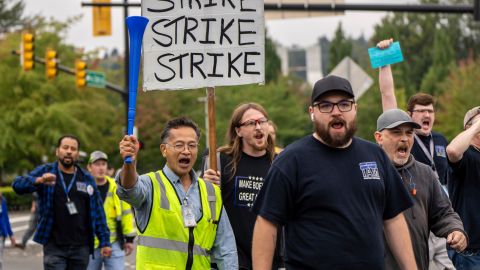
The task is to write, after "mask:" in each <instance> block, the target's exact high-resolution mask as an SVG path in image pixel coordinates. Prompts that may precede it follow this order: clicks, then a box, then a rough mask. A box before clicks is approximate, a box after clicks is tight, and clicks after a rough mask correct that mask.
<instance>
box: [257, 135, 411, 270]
mask: <svg viewBox="0 0 480 270" xmlns="http://www.w3.org/2000/svg"><path fill="white" fill-rule="evenodd" d="M412 205H413V203H412V201H411V199H410V197H409V195H408V192H407V191H406V189H405V188H404V186H403V184H402V180H401V178H400V177H399V175H398V173H397V172H396V170H395V168H394V167H393V166H392V165H391V162H390V160H389V159H388V157H387V156H386V154H385V153H384V151H383V150H382V149H381V148H380V147H379V146H377V145H375V144H373V143H370V142H367V141H364V140H362V139H359V138H354V139H353V142H352V143H351V145H350V146H348V147H347V148H343V149H340V148H332V147H329V146H326V145H324V144H323V143H321V142H320V141H318V140H317V139H315V138H314V137H313V136H307V137H305V138H303V139H301V140H299V141H296V142H295V143H293V144H291V145H289V146H288V147H287V148H286V149H285V150H284V151H283V152H282V153H280V155H279V156H278V157H277V158H276V159H275V160H274V162H273V164H272V167H271V169H270V171H269V173H268V175H267V177H266V180H265V184H264V187H263V188H262V190H261V191H260V193H259V195H258V197H257V200H256V202H255V204H254V208H253V210H254V211H255V212H256V213H257V214H259V215H260V216H262V217H264V218H265V219H268V220H270V221H272V222H274V223H276V224H282V225H285V246H286V252H285V253H286V268H287V269H370V270H372V269H383V268H384V253H385V249H384V243H383V242H384V241H383V221H384V220H388V219H391V218H393V217H395V216H397V215H398V214H399V213H401V212H402V211H404V210H405V209H407V208H409V207H411V206H412Z"/></svg>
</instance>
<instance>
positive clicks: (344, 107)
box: [313, 100, 355, 113]
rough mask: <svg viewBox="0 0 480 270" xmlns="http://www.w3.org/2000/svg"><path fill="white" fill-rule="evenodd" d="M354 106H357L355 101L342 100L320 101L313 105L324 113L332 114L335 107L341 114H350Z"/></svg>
mask: <svg viewBox="0 0 480 270" xmlns="http://www.w3.org/2000/svg"><path fill="white" fill-rule="evenodd" d="M353 104H355V101H353V100H340V101H339V102H330V101H319V102H315V103H313V106H314V107H315V106H316V107H317V108H318V110H319V111H320V112H322V113H331V112H332V111H333V108H334V107H335V106H337V108H338V110H339V111H341V112H349V111H351V110H352V108H353Z"/></svg>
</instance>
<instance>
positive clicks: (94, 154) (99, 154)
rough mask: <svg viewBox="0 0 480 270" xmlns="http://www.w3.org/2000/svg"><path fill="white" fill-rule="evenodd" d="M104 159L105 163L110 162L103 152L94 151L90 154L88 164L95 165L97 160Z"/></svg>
mask: <svg viewBox="0 0 480 270" xmlns="http://www.w3.org/2000/svg"><path fill="white" fill-rule="evenodd" d="M100 159H103V160H105V161H108V156H107V154H105V153H104V152H102V151H93V152H92V153H91V154H90V159H89V160H88V163H94V162H95V161H97V160H100Z"/></svg>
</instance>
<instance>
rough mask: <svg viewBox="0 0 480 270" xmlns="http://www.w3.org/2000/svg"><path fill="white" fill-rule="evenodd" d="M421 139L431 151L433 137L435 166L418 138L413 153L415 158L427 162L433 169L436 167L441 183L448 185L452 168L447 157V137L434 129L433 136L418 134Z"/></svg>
mask: <svg viewBox="0 0 480 270" xmlns="http://www.w3.org/2000/svg"><path fill="white" fill-rule="evenodd" d="M417 136H418V137H419V138H420V140H421V141H422V142H423V145H425V149H427V151H428V152H430V140H431V139H433V162H434V163H435V167H434V166H432V162H431V161H430V159H429V158H428V156H427V154H426V153H425V152H424V151H423V150H422V148H421V146H420V145H419V144H418V142H417V140H414V143H413V147H412V151H411V154H412V155H413V156H414V157H415V160H417V161H419V162H421V163H423V164H427V165H428V166H430V167H431V168H432V169H435V170H436V171H437V173H438V177H439V180H440V183H441V184H442V185H446V184H447V182H448V178H449V175H450V173H451V169H450V167H449V165H448V159H447V152H446V149H447V145H448V141H447V139H446V138H445V137H444V136H443V135H442V134H440V133H437V132H434V131H432V136H423V135H418V134H417Z"/></svg>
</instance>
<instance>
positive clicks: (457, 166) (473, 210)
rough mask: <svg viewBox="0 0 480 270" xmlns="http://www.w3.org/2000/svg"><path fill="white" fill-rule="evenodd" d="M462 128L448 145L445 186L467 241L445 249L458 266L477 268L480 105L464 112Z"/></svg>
mask: <svg viewBox="0 0 480 270" xmlns="http://www.w3.org/2000/svg"><path fill="white" fill-rule="evenodd" d="M463 128H464V131H462V132H461V133H460V134H458V135H457V136H456V137H455V138H454V139H453V140H452V142H451V143H450V144H449V145H448V146H447V155H448V160H449V162H450V166H451V167H452V170H453V173H452V180H451V181H449V183H448V190H449V193H450V200H451V201H452V205H453V209H455V211H457V212H458V214H459V215H460V218H461V219H462V221H463V224H464V226H465V231H466V232H467V233H468V236H469V241H468V246H467V248H466V249H465V250H464V251H463V252H461V253H458V252H455V251H453V250H448V255H449V256H450V258H451V259H452V261H453V263H454V265H455V267H457V268H459V267H460V266H462V267H464V268H461V269H480V213H479V211H478V206H479V205H480V106H478V107H474V108H472V109H470V110H469V111H468V112H467V113H466V114H465V117H464V119H463Z"/></svg>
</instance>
